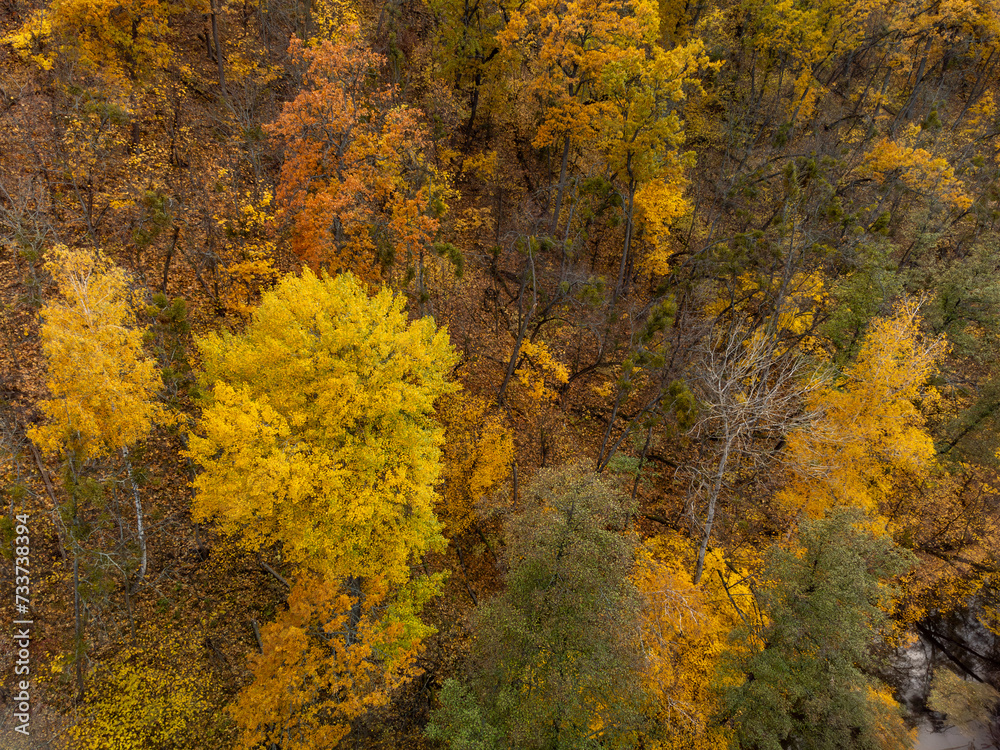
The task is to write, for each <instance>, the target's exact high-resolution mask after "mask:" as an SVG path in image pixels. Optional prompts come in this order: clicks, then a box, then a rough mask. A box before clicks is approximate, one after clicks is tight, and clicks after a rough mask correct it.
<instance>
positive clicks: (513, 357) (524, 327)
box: [497, 247, 537, 404]
mask: <svg viewBox="0 0 1000 750" xmlns="http://www.w3.org/2000/svg"><path fill="white" fill-rule="evenodd" d="M528 252H529V253H531V248H530V247H529V248H528ZM529 261H530V256H529ZM529 268H530V269H531V272H532V273H534V263H533V262H532V263H531V264H530V265H528V264H525V267H524V271H523V273H524V276H523V277H522V278H521V291H520V293H519V294H518V296H517V308H518V312H522V311H523V310H524V293H525V291H526V290H527V287H528V271H529ZM536 304H537V300H533V301H532V303H531V309H530V310H528V314H527V315H523V314H522V315H521V325H520V328H519V329H518V332H517V340H516V341H515V342H514V351H512V352H511V353H510V360H509V361H508V362H507V372H506V373H504V376H503V382H502V383H501V384H500V390H499V391H498V392H497V403H498V404H502V403H503V402H504V397H505V396H506V395H507V386H508V385H510V379H511V377H513V375H514V370H516V369H517V359H518V357H519V356H520V354H521V344H522V343H524V336H525V334H526V333H527V332H528V323H529V322H530V321H531V318H532V317H533V316H534V314H535V305H536Z"/></svg>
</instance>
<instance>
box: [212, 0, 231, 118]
mask: <svg viewBox="0 0 1000 750" xmlns="http://www.w3.org/2000/svg"><path fill="white" fill-rule="evenodd" d="M218 3H219V0H211V10H212V42H213V43H214V44H215V62H216V64H217V65H218V66H219V88H220V89H222V98H223V99H228V98H229V93H228V92H227V91H226V67H225V65H224V64H223V58H222V40H221V39H220V38H219V14H218V11H217V10H216V8H217V7H218Z"/></svg>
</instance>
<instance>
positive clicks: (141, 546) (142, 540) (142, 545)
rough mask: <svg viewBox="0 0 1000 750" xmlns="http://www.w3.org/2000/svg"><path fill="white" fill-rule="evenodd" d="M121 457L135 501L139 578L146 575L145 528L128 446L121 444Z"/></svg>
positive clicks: (141, 578)
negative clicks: (123, 460)
mask: <svg viewBox="0 0 1000 750" xmlns="http://www.w3.org/2000/svg"><path fill="white" fill-rule="evenodd" d="M122 458H124V459H125V470H126V471H127V472H128V484H129V487H130V488H131V490H132V500H134V501H135V522H136V529H137V531H138V533H139V555H140V561H139V580H140V581H141V580H143V579H144V578H145V577H146V529H145V527H144V526H143V523H142V502H141V501H140V500H139V488H138V487H136V485H135V477H134V476H133V475H132V462H131V461H129V458H128V446H122Z"/></svg>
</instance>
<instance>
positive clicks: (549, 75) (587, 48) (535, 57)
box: [497, 0, 659, 234]
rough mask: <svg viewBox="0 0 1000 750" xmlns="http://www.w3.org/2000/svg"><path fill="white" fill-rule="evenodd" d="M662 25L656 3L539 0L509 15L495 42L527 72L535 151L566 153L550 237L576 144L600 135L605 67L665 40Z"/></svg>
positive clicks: (642, 0) (629, 0)
mask: <svg viewBox="0 0 1000 750" xmlns="http://www.w3.org/2000/svg"><path fill="white" fill-rule="evenodd" d="M658 25H659V24H658V20H657V9H656V5H655V3H654V2H651V0H625V1H624V2H612V1H611V0H570V2H566V1H565V0H538V1H537V2H529V3H524V4H521V5H519V6H517V7H515V8H512V9H511V10H510V11H509V20H508V22H507V26H506V28H505V29H504V30H503V31H502V32H500V33H499V34H498V35H497V40H498V42H499V44H500V49H501V50H502V52H503V54H504V55H505V56H506V57H508V58H510V59H512V60H514V61H516V62H519V63H520V64H522V65H524V66H525V67H526V68H527V70H528V75H529V78H528V83H527V84H526V92H527V94H528V95H529V96H530V97H531V98H532V99H534V101H535V102H536V103H537V106H538V108H539V116H540V122H539V125H538V131H537V133H536V134H535V138H534V145H535V147H537V148H558V147H560V146H561V147H562V155H561V162H560V167H559V183H558V186H557V190H556V199H555V208H554V210H553V213H552V219H551V223H550V227H549V234H555V231H556V228H557V227H558V224H559V214H560V211H561V209H562V202H563V196H564V193H565V189H566V175H567V170H568V165H569V155H570V150H571V148H572V144H573V143H574V142H579V141H581V140H585V139H589V138H593V137H594V135H595V134H596V133H597V131H598V119H599V117H600V113H601V111H602V109H603V107H604V103H603V101H602V99H603V96H602V94H601V77H602V72H603V70H604V68H605V66H607V65H608V64H609V63H610V62H612V61H614V60H617V59H619V58H620V57H621V56H622V55H631V54H641V53H640V50H641V49H642V48H644V47H646V46H648V45H652V44H653V43H654V42H655V40H656V38H657V37H658V36H659V30H658Z"/></svg>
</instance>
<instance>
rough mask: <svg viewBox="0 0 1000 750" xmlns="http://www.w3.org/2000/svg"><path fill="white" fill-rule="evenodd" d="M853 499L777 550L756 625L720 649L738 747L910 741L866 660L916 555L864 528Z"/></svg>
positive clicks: (854, 748)
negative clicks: (898, 579)
mask: <svg viewBox="0 0 1000 750" xmlns="http://www.w3.org/2000/svg"><path fill="white" fill-rule="evenodd" d="M867 527H868V519H866V517H865V515H864V514H863V513H862V512H861V511H859V510H857V509H847V510H835V511H832V512H831V513H830V514H828V515H826V516H825V517H823V518H821V519H817V520H812V521H807V522H805V523H803V524H802V527H801V528H800V530H799V538H798V544H797V545H795V546H793V548H791V549H785V548H783V547H780V546H776V547H774V548H773V549H772V550H771V553H770V555H769V558H768V561H767V564H766V566H765V569H764V573H763V577H762V580H763V583H762V585H761V588H760V590H759V591H758V596H757V598H758V605H759V607H760V611H761V614H762V618H761V622H760V624H759V625H758V627H756V628H753V629H751V628H748V627H747V626H742V627H740V628H737V629H736V630H735V631H734V636H733V637H732V639H731V641H730V646H729V651H728V653H727V654H726V656H725V657H724V666H723V669H722V677H721V696H722V697H721V706H720V717H719V718H720V719H721V721H723V722H724V723H725V724H726V725H728V726H729V727H730V728H731V729H732V730H733V734H734V741H735V743H734V744H735V747H738V748H741V750H788V749H789V748H798V749H799V750H820V749H821V748H822V749H823V750H828V749H831V748H844V749H845V750H847V748H850V749H851V750H863V749H865V748H871V749H872V750H876V749H879V750H886V749H887V748H906V747H909V744H908V740H909V737H908V734H907V732H906V730H905V729H904V728H903V726H902V723H901V721H900V715H899V712H898V708H897V707H896V705H895V703H894V701H893V700H892V698H891V697H890V695H889V694H888V692H887V691H886V689H885V687H884V686H883V685H881V684H880V683H879V682H878V681H877V680H876V679H874V678H872V677H870V676H869V675H868V674H867V673H866V670H867V669H869V668H870V667H871V666H872V663H873V659H872V656H871V652H870V648H871V645H872V642H873V640H874V639H875V637H876V636H877V634H878V632H879V630H880V629H881V628H882V627H883V626H884V625H885V624H886V620H887V616H886V610H887V608H888V607H889V605H890V603H891V597H892V595H893V593H894V591H895V589H894V587H893V586H892V585H891V584H890V583H889V582H888V579H890V578H891V577H893V576H896V575H899V574H901V573H903V572H904V571H905V570H906V569H907V568H909V566H910V565H911V564H912V562H913V561H912V557H911V556H910V555H909V554H908V553H906V552H904V551H902V550H900V549H899V548H897V547H896V545H895V544H894V543H893V541H892V540H891V539H890V538H889V537H887V536H882V535H876V534H872V533H870V532H868V531H866V530H864V529H866V528H867Z"/></svg>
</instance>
